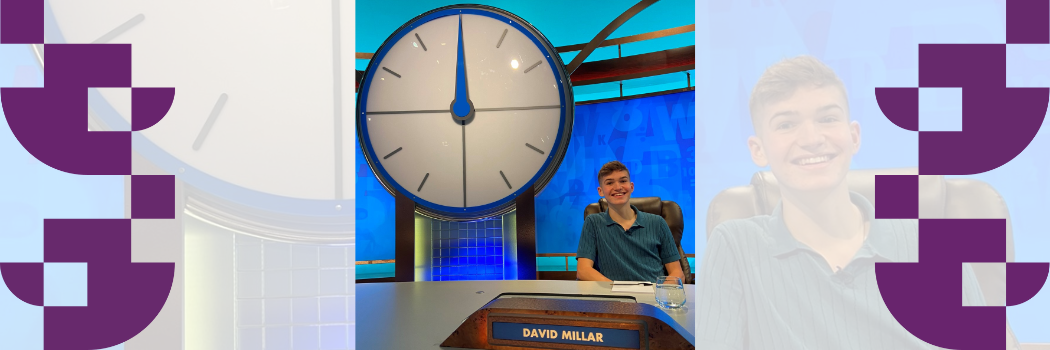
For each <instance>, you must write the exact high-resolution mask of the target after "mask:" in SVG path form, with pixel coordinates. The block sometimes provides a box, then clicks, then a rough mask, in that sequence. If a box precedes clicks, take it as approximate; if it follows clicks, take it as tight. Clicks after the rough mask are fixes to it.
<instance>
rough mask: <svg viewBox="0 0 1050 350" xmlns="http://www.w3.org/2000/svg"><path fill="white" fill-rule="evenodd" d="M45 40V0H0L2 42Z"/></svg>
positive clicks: (0, 39) (39, 41) (19, 42)
mask: <svg viewBox="0 0 1050 350" xmlns="http://www.w3.org/2000/svg"><path fill="white" fill-rule="evenodd" d="M42 42H44V2H43V1H40V0H4V1H0V44H35V43H42Z"/></svg>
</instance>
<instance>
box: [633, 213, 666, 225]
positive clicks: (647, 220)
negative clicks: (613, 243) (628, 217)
mask: <svg viewBox="0 0 1050 350" xmlns="http://www.w3.org/2000/svg"><path fill="white" fill-rule="evenodd" d="M636 220H638V221H639V222H641V223H642V224H643V225H644V224H649V225H660V224H663V225H664V226H667V220H664V217H663V216H660V215H656V214H652V213H646V212H644V211H641V210H639V211H638V218H637V219H636Z"/></svg>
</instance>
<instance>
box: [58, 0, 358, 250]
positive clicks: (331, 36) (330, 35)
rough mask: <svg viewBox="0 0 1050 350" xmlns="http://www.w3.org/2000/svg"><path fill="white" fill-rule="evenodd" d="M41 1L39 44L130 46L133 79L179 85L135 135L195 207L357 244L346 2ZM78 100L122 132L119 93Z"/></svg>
mask: <svg viewBox="0 0 1050 350" xmlns="http://www.w3.org/2000/svg"><path fill="white" fill-rule="evenodd" d="M46 6H47V7H46V15H47V21H46V25H47V27H46V31H45V35H46V36H47V42H49V43H131V44H133V46H132V57H133V62H134V65H133V67H132V82H133V85H135V86H142V87H149V86H172V87H175V88H176V91H177V92H176V96H175V102H174V103H173V104H172V106H171V109H170V110H169V112H168V115H167V116H166V117H165V118H164V119H163V120H161V121H160V122H159V123H158V124H157V125H155V126H154V127H152V128H149V129H147V130H144V131H142V132H136V133H133V142H134V148H135V150H136V151H137V152H138V153H140V154H142V155H143V156H144V157H145V158H146V159H148V160H150V161H151V162H153V163H154V164H156V165H157V166H159V167H160V168H162V169H163V170H164V171H166V172H167V173H170V174H175V175H177V176H178V178H179V179H180V180H182V181H184V182H185V183H186V184H189V185H190V187H189V188H187V192H188V198H187V202H186V203H187V204H186V205H187V208H186V209H187V212H188V213H189V214H190V215H191V216H195V217H198V218H201V219H203V220H205V221H208V222H211V223H214V224H217V225H220V226H222V227H226V228H229V229H233V230H235V231H237V232H241V233H245V234H249V235H254V236H258V237H263V238H267V239H271V240H279V241H286V242H305V243H335V244H348V243H352V242H353V234H352V224H353V218H352V213H353V207H352V204H353V193H354V188H353V187H354V186H353V171H352V169H353V143H352V142H349V140H348V139H349V137H350V135H353V133H354V131H353V124H351V123H350V122H349V121H350V119H349V118H348V117H349V115H350V114H351V113H353V108H352V101H353V100H352V99H353V96H352V95H351V93H352V92H353V90H352V89H353V76H352V75H351V73H350V70H349V69H343V68H342V66H343V62H344V61H345V62H346V63H347V64H346V66H347V67H349V66H350V63H351V62H352V61H351V58H350V57H351V56H350V54H351V53H352V52H353V42H352V38H353V32H352V26H347V25H342V26H341V25H340V21H341V20H343V21H345V20H347V19H346V17H350V16H352V12H351V13H349V14H348V13H345V12H346V11H352V8H353V6H352V5H350V6H343V7H340V6H339V2H338V1H333V2H313V1H307V2H287V1H262V2H255V3H251V4H248V3H229V2H212V1H203V0H193V1H177V2H167V1H140V2H127V1H120V0H99V1H87V2H85V1H77V0H49V1H47V3H46ZM188 23H193V24H192V25H188ZM39 53H40V54H46V52H39ZM45 69H46V67H45ZM88 96H89V101H90V103H91V109H90V113H91V115H90V116H91V121H92V126H93V127H94V129H95V130H127V129H128V128H129V121H130V118H131V116H130V106H131V102H130V97H131V96H130V93H129V92H128V89H98V90H95V91H91V92H89V94H88ZM343 120H346V122H343ZM344 135H345V136H344ZM344 138H345V139H347V140H346V142H344Z"/></svg>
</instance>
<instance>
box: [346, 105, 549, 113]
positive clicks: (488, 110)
mask: <svg viewBox="0 0 1050 350" xmlns="http://www.w3.org/2000/svg"><path fill="white" fill-rule="evenodd" d="M558 108H561V106H556V105H555V106H528V107H500V108H476V109H474V112H498V111H527V110H533V109H558ZM422 113H448V110H444V109H420V110H414V111H375V112H366V114H368V115H380V114H422Z"/></svg>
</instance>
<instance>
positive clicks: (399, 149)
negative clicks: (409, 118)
mask: <svg viewBox="0 0 1050 350" xmlns="http://www.w3.org/2000/svg"><path fill="white" fill-rule="evenodd" d="M397 152H401V147H398V148H397V149H395V150H394V151H393V152H390V154H388V155H386V157H383V160H386V159H387V158H390V156H392V155H394V153H397ZM540 153H543V152H540Z"/></svg>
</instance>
